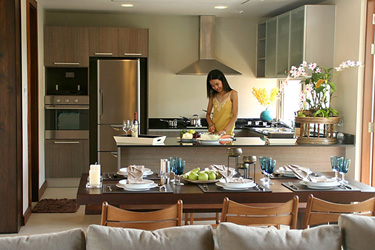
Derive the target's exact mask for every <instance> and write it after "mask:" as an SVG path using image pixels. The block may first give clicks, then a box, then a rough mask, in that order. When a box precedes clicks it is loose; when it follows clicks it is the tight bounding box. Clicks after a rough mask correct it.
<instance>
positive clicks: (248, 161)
mask: <svg viewBox="0 0 375 250" xmlns="http://www.w3.org/2000/svg"><path fill="white" fill-rule="evenodd" d="M242 160H243V165H244V169H246V173H247V177H245V178H248V177H250V173H251V165H253V180H254V181H255V168H256V162H257V157H256V156H254V155H252V156H243V157H242Z"/></svg>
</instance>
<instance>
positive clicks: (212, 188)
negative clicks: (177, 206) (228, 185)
mask: <svg viewBox="0 0 375 250" xmlns="http://www.w3.org/2000/svg"><path fill="white" fill-rule="evenodd" d="M198 187H199V188H200V189H201V190H202V191H203V193H222V192H226V193H227V192H237V193H238V192H241V193H249V192H260V193H266V192H271V189H269V188H267V187H265V186H263V185H261V184H258V188H257V187H253V188H248V189H245V190H227V189H224V188H221V187H219V186H216V184H207V185H205V184H198Z"/></svg>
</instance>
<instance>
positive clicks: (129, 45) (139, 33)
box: [119, 28, 148, 57]
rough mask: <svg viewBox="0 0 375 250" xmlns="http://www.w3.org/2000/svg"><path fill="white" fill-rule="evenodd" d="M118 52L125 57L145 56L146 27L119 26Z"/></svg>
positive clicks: (146, 54)
mask: <svg viewBox="0 0 375 250" xmlns="http://www.w3.org/2000/svg"><path fill="white" fill-rule="evenodd" d="M119 52H120V56H125V57H147V56H148V29H135V28H120V29H119Z"/></svg>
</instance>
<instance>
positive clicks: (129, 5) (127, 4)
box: [121, 3, 134, 8]
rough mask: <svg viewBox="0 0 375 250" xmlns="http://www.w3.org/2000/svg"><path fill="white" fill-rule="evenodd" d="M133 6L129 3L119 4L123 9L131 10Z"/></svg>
mask: <svg viewBox="0 0 375 250" xmlns="http://www.w3.org/2000/svg"><path fill="white" fill-rule="evenodd" d="M133 6H134V5H133V4H131V3H124V4H121V7H124V8H131V7H133Z"/></svg>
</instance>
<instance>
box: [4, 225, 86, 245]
mask: <svg viewBox="0 0 375 250" xmlns="http://www.w3.org/2000/svg"><path fill="white" fill-rule="evenodd" d="M0 249H2V250H44V249H48V250H84V249H86V241H85V234H84V233H83V231H82V229H80V228H77V229H72V230H67V231H62V232H57V233H48V234H37V235H30V236H14V237H4V238H1V237H0Z"/></svg>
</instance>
